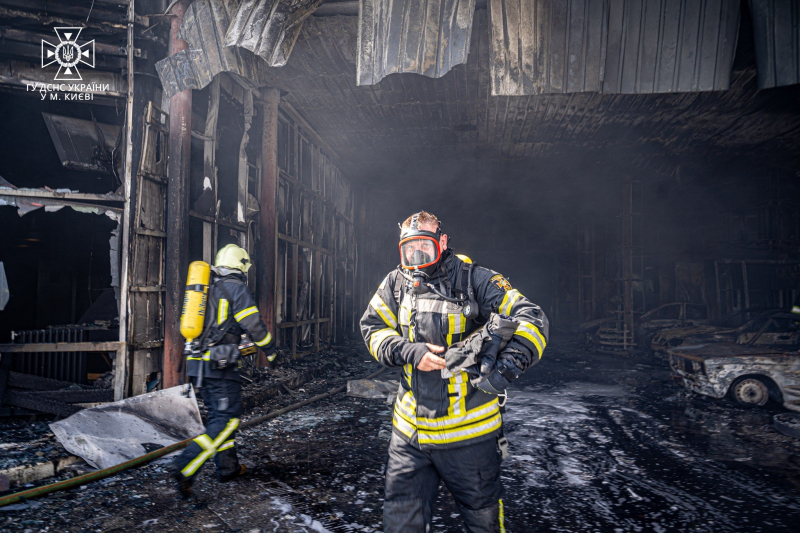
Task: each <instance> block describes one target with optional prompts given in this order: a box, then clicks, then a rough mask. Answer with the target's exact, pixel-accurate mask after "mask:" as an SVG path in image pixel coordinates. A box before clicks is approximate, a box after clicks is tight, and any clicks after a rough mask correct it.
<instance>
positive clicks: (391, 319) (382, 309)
mask: <svg viewBox="0 0 800 533" xmlns="http://www.w3.org/2000/svg"><path fill="white" fill-rule="evenodd" d="M369 305H371V306H372V308H373V309H375V311H377V312H378V314H379V315H380V316H381V318H382V319H383V321H384V322H385V323H386V325H387V326H389V327H390V328H392V329H395V328H396V327H397V317H395V316H394V313H393V312H392V310H391V309H389V306H388V305H386V304H385V303H383V300H381V297H380V296H378V294H377V293H375V296H373V297H372V300H370V301H369Z"/></svg>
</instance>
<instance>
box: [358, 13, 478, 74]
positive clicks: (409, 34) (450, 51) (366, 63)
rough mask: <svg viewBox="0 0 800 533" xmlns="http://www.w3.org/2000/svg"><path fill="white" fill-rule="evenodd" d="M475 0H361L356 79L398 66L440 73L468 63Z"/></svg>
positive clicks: (401, 70) (425, 72) (397, 67)
mask: <svg viewBox="0 0 800 533" xmlns="http://www.w3.org/2000/svg"><path fill="white" fill-rule="evenodd" d="M474 12H475V0H360V1H359V25H358V66H357V78H356V79H357V81H358V85H374V84H376V83H378V82H379V81H381V80H382V79H383V78H384V77H385V76H387V75H389V74H393V73H395V72H415V73H417V74H424V75H425V76H429V77H431V78H440V77H442V76H444V75H445V74H447V72H449V71H450V69H451V68H453V66H455V65H458V64H461V63H466V61H467V54H468V53H469V41H470V36H471V33H472V19H473V14H474Z"/></svg>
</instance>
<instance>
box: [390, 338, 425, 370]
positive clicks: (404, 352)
mask: <svg viewBox="0 0 800 533" xmlns="http://www.w3.org/2000/svg"><path fill="white" fill-rule="evenodd" d="M429 351H431V350H430V348H428V346H427V345H426V344H425V343H424V342H399V343H397V345H396V346H395V347H394V355H395V356H396V357H399V359H400V360H401V361H402V362H403V363H405V364H410V365H413V366H414V368H417V365H418V364H419V362H420V361H421V360H422V357H423V356H424V355H425V354H426V353H428V352H429Z"/></svg>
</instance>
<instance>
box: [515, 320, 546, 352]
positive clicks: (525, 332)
mask: <svg viewBox="0 0 800 533" xmlns="http://www.w3.org/2000/svg"><path fill="white" fill-rule="evenodd" d="M514 335H519V336H520V337H523V338H525V339H528V340H529V341H531V342H532V343H533V345H534V346H536V349H537V350H538V352H539V359H541V358H542V352H543V351H544V348H545V346H547V343H546V342H545V340H544V336H543V335H542V334H541V333H540V332H539V328H537V327H536V326H534V325H533V324H531V323H530V322H527V321H523V322H520V323H519V326H517V331H515V332H514Z"/></svg>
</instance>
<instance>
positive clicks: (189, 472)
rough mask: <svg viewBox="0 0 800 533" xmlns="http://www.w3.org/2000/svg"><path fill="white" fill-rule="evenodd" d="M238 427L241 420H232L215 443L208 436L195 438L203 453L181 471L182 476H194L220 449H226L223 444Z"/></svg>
mask: <svg viewBox="0 0 800 533" xmlns="http://www.w3.org/2000/svg"><path fill="white" fill-rule="evenodd" d="M238 427H239V419H238V418H231V419H230V420H229V421H228V424H227V425H226V426H225V429H223V430H222V431H221V432H220V434H219V435H217V438H216V439H214V440H213V441H212V440H211V437H209V436H208V435H206V434H203V435H200V436H199V437H195V439H194V442H196V443H197V445H198V446H200V447H201V448H203V452H202V453H200V454H199V455H198V456H197V457H195V458H194V459H193V460H192V461H191V462H190V463H189V464H188V465H186V466H185V467H184V469H183V470H181V474H183V475H184V477H190V476H193V475H194V474H195V472H197V469H198V468H200V467H201V466H202V465H203V463H205V462H206V461H207V460H208V458H209V457H213V456H214V454H216V453H217V451H219V450H220V449H225V448H221V446H222V443H224V442H225V441H226V439H227V438H228V437H230V436H231V433H233V432H234V431H235V430H236V428H238ZM230 442H231V445H230V446H228V448H230V447H231V446H233V439H231V440H230Z"/></svg>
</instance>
